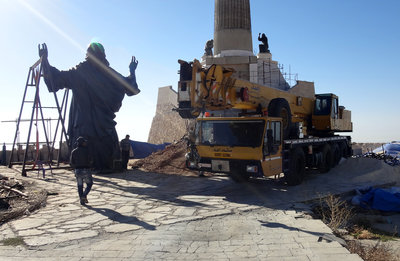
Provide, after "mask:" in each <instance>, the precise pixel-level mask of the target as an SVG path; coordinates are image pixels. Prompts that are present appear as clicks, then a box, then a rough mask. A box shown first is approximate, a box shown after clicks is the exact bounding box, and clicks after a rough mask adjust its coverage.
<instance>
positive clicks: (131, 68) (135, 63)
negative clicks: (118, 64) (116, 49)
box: [129, 56, 139, 74]
mask: <svg viewBox="0 0 400 261" xmlns="http://www.w3.org/2000/svg"><path fill="white" fill-rule="evenodd" d="M138 63H139V61H138V60H136V57H135V56H132V61H131V63H130V64H129V71H130V73H131V74H134V73H135V70H136V67H137V66H138Z"/></svg>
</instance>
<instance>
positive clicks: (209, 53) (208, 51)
mask: <svg viewBox="0 0 400 261" xmlns="http://www.w3.org/2000/svg"><path fill="white" fill-rule="evenodd" d="M213 47H214V40H208V41H207V43H206V46H205V47H204V55H207V56H212V55H213V51H212V48H213Z"/></svg>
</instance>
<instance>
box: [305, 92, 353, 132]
mask: <svg viewBox="0 0 400 261" xmlns="http://www.w3.org/2000/svg"><path fill="white" fill-rule="evenodd" d="M312 129H313V130H314V131H315V132H318V133H321V132H322V133H333V132H351V131H352V130H353V126H352V123H351V112H350V111H348V110H345V107H344V106H339V98H338V96H336V95H335V94H332V93H328V94H316V95H315V103H314V111H313V115H312Z"/></svg>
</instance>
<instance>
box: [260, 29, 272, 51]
mask: <svg viewBox="0 0 400 261" xmlns="http://www.w3.org/2000/svg"><path fill="white" fill-rule="evenodd" d="M260 36H261V37H260ZM258 41H261V42H262V44H260V45H259V47H260V53H269V52H270V51H269V46H268V38H267V36H266V35H265V34H264V33H263V34H262V35H261V33H259V34H258Z"/></svg>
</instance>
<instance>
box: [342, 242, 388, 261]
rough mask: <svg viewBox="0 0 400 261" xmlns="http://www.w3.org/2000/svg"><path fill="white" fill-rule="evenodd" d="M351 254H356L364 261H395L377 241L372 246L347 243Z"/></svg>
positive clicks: (386, 248) (385, 247)
mask: <svg viewBox="0 0 400 261" xmlns="http://www.w3.org/2000/svg"><path fill="white" fill-rule="evenodd" d="M347 247H348V249H349V251H350V252H351V253H356V254H358V255H359V256H360V257H361V258H362V259H363V260H365V261H395V260H396V258H395V257H394V255H393V253H392V251H391V250H390V248H388V247H387V246H385V245H383V244H381V243H380V242H379V241H378V242H377V243H376V244H375V245H374V246H364V245H362V244H361V243H360V242H358V241H349V242H347Z"/></svg>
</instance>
